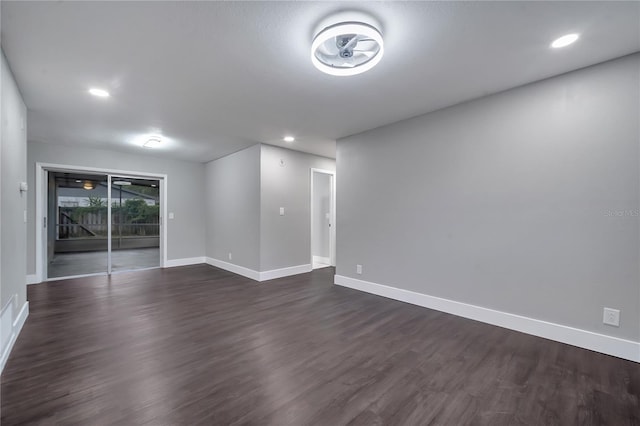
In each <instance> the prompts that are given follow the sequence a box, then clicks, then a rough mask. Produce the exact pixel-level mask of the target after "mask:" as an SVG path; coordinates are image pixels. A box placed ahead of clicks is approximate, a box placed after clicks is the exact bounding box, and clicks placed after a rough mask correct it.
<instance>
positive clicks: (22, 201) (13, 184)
mask: <svg viewBox="0 0 640 426" xmlns="http://www.w3.org/2000/svg"><path fill="white" fill-rule="evenodd" d="M1 56H2V65H1V66H2V69H1V74H2V75H1V76H0V78H1V79H0V84H1V86H2V88H1V97H2V107H1V108H2V135H1V136H2V140H1V144H0V146H1V148H0V163H1V164H0V171H1V173H2V177H1V179H0V200H1V201H0V229H1V230H2V246H1V247H0V260H1V263H0V306H1V307H4V306H5V305H6V304H7V302H9V300H11V298H13V297H14V296H15V298H14V299H13V301H14V302H13V303H14V306H13V318H12V320H15V319H16V317H17V315H18V314H19V312H20V310H21V309H22V307H23V305H24V304H25V303H26V262H27V250H26V226H27V225H26V224H25V222H24V212H25V209H26V208H27V201H26V199H27V195H26V194H25V193H21V192H20V182H25V181H26V180H27V171H26V169H27V136H26V135H27V130H26V119H27V108H26V107H25V104H24V102H23V100H22V96H21V95H20V91H19V89H18V86H17V85H16V82H15V79H14V78H13V75H12V73H11V69H10V68H9V64H8V63H7V60H6V58H5V56H4V52H3V53H2V55H1ZM31 193H33V191H29V194H31ZM3 340H4V339H3ZM3 349H4V348H3Z"/></svg>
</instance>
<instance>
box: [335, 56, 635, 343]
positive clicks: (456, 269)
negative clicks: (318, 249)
mask: <svg viewBox="0 0 640 426" xmlns="http://www.w3.org/2000/svg"><path fill="white" fill-rule="evenodd" d="M639 74H640V56H639V55H638V54H636V55H632V56H629V57H624V58H620V59H618V60H614V61H611V62H607V63H603V64H599V65H596V66H593V67H589V68H586V69H582V70H578V71H575V72H571V73H568V74H565V75H561V76H558V77H555V78H551V79H548V80H544V81H541V82H537V83H534V84H530V85H527V86H524V87H521V88H517V89H513V90H509V91H507V92H503V93H500V94H496V95H492V96H489V97H485V98H482V99H479V100H476V101H473V102H468V103H465V104H461V105H458V106H454V107H451V108H448V109H445V110H441V111H437V112H434V113H430V114H427V115H424V116H421V117H417V118H413V119H410V120H406V121H402V122H399V123H396V124H392V125H389V126H385V127H381V128H378V129H375V130H372V131H368V132H365V133H362V134H358V135H354V136H351V137H348V138H345V139H342V140H339V141H338V143H337V175H338V177H339V178H338V180H337V206H338V209H337V229H338V237H337V238H338V240H337V255H338V258H337V274H338V275H340V276H345V277H348V278H357V279H361V280H364V281H368V282H373V283H379V284H384V285H387V286H391V287H396V288H400V289H405V290H410V291H413V292H417V293H422V294H427V295H432V296H437V297H441V298H445V299H450V300H454V301H459V302H464V303H467V304H472V305H477V306H481V307H486V308H491V309H494V310H498V311H503V312H509V313H514V314H518V315H522V316H525V317H529V318H534V319H539V320H544V321H548V322H552V323H556V324H562V325H566V326H569V327H575V328H578V329H582V330H588V331H591V332H595V333H599V334H604V335H608V336H615V337H619V338H623V339H630V340H632V341H636V342H637V341H640V330H639V324H640V314H639V313H640V285H639V282H640V277H639V268H638V259H639V258H640V252H639V241H640V239H639V235H640V234H639V230H640V227H639V218H638V211H639V208H640V205H639V193H640V185H639V181H640V174H639V138H640V135H639V117H640V107H639V99H640V96H639V95H640V83H639ZM425 84H428V82H425ZM356 264H361V265H362V266H363V273H362V275H357V274H356ZM605 306H607V307H611V308H615V309H620V310H621V323H620V327H619V328H617V327H611V326H607V325H604V324H603V321H602V319H603V307H605Z"/></svg>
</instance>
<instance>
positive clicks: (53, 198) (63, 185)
mask: <svg viewBox="0 0 640 426" xmlns="http://www.w3.org/2000/svg"><path fill="white" fill-rule="evenodd" d="M48 199H49V203H48V213H47V226H46V227H47V276H48V277H49V278H59V277H71V276H75V275H87V274H95V273H101V272H103V273H104V272H107V268H108V265H107V262H108V253H107V246H108V219H107V217H108V184H107V176H106V175H92V174H86V173H82V174H79V173H64V172H49V182H48Z"/></svg>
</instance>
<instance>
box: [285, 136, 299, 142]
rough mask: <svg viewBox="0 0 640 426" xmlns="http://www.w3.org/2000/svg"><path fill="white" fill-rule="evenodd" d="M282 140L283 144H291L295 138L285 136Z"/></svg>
mask: <svg viewBox="0 0 640 426" xmlns="http://www.w3.org/2000/svg"><path fill="white" fill-rule="evenodd" d="M282 140H283V141H285V142H293V141H295V140H296V138H294V137H293V136H285V137H284V138H282Z"/></svg>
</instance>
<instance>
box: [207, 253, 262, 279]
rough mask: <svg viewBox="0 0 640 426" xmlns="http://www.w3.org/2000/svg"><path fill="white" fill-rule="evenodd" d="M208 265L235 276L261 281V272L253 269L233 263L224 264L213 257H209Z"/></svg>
mask: <svg viewBox="0 0 640 426" xmlns="http://www.w3.org/2000/svg"><path fill="white" fill-rule="evenodd" d="M206 263H207V264H208V265H211V266H215V267H216V268H220V269H224V270H225V271H229V272H233V273H234V274H238V275H242V276H243V277H247V278H251V279H252V280H254V281H260V272H258V271H254V270H253V269H249V268H245V267H244V266H239V265H234V264H233V263H229V262H224V261H222V260H218V259H214V258H213V257H207V258H206Z"/></svg>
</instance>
